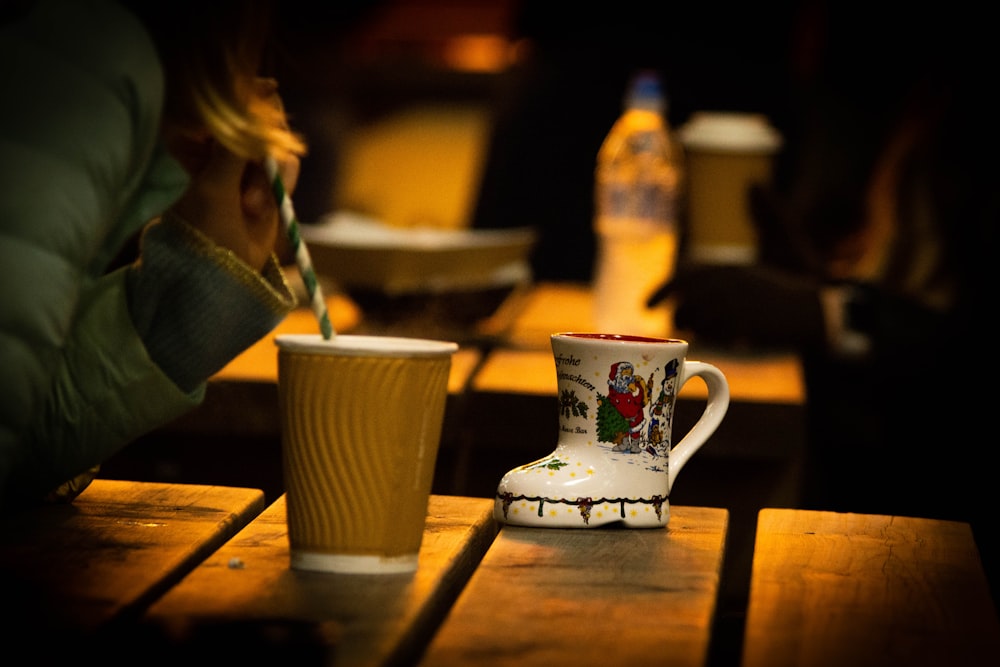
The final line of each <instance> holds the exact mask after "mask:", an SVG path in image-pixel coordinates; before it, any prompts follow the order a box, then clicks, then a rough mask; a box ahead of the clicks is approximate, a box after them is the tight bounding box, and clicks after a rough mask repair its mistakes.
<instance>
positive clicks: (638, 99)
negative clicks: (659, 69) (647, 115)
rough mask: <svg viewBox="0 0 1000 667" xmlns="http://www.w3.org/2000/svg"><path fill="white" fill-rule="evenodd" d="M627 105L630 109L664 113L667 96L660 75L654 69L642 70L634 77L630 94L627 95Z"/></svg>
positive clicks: (630, 86) (629, 90)
mask: <svg viewBox="0 0 1000 667" xmlns="http://www.w3.org/2000/svg"><path fill="white" fill-rule="evenodd" d="M625 106H626V107H627V108H630V109H648V110H650V111H657V112H659V113H663V112H664V110H665V108H666V106H667V102H666V97H665V96H664V94H663V86H662V84H661V83H660V77H659V75H657V73H656V72H654V71H652V70H641V71H639V72H637V73H636V74H635V76H633V77H632V83H631V84H630V85H629V89H628V94H627V95H626V96H625Z"/></svg>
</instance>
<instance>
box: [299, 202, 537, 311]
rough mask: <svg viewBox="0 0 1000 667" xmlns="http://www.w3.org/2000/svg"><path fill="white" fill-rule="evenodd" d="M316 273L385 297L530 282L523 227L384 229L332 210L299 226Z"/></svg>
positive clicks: (530, 234) (527, 232) (531, 237)
mask: <svg viewBox="0 0 1000 667" xmlns="http://www.w3.org/2000/svg"><path fill="white" fill-rule="evenodd" d="M300 230H301V234H302V238H303V240H304V241H305V242H306V244H307V246H308V248H309V253H310V255H311V256H312V259H313V264H314V265H315V268H316V272H317V274H319V275H320V276H321V277H325V278H328V279H330V280H333V281H335V282H336V283H338V284H339V285H341V286H342V287H343V288H344V289H345V290H346V291H347V292H348V293H351V292H352V291H355V290H359V289H360V290H364V291H370V290H374V291H378V292H382V293H383V294H385V295H388V296H396V295H402V294H412V293H431V294H439V293H447V292H468V291H477V290H482V289H492V288H500V287H505V286H506V287H513V286H515V285H518V284H522V283H527V282H530V280H531V264H530V261H529V254H530V252H531V250H532V248H533V247H534V244H535V241H536V236H537V235H536V233H535V231H534V230H533V229H531V228H515V229H495V230H494V229H490V230H484V229H468V230H442V229H431V228H399V227H390V226H387V225H384V224H382V223H380V222H379V221H377V220H373V219H371V218H369V217H366V216H362V215H358V214H354V213H350V212H336V213H331V214H330V215H328V216H326V217H324V218H323V219H322V220H320V221H319V222H317V223H314V224H303V225H300Z"/></svg>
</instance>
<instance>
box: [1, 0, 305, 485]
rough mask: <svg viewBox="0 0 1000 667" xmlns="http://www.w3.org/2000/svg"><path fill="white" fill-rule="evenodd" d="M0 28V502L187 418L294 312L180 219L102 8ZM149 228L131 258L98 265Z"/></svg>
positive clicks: (138, 53)
mask: <svg viewBox="0 0 1000 667" xmlns="http://www.w3.org/2000/svg"><path fill="white" fill-rule="evenodd" d="M19 6H20V7H23V9H22V10H21V12H20V14H18V15H15V16H7V17H0V62H2V63H3V65H2V67H0V85H2V87H3V89H4V100H3V102H2V103H0V164H2V165H3V176H2V178H0V272H2V279H0V503H6V502H10V501H11V500H12V499H24V498H29V499H30V498H41V497H43V496H44V495H45V494H46V493H47V492H49V491H51V490H52V489H54V488H55V487H57V486H59V485H60V484H61V483H62V482H65V481H66V480H69V479H70V478H73V477H75V476H77V475H79V474H81V473H83V472H84V471H86V470H88V469H90V468H92V467H93V466H95V465H98V464H100V463H101V462H102V461H104V460H105V459H107V458H108V457H109V456H111V455H112V454H113V453H115V452H116V451H117V450H119V449H121V448H122V447H123V446H124V445H126V444H128V443H129V442H130V441H131V440H132V439H134V438H135V437H137V436H138V435H141V434H142V433H144V432H147V431H149V430H151V429H153V428H155V427H157V426H160V425H162V424H165V423H167V422H169V421H170V420H172V419H174V418H176V417H177V416H178V415H180V414H181V413H183V412H185V411H187V410H189V409H191V408H192V407H194V406H196V405H197V404H198V403H199V402H200V401H201V399H202V397H203V394H204V386H205V385H204V382H205V381H206V380H207V378H208V377H210V376H211V374H213V373H214V372H215V371H217V370H218V369H220V368H221V367H222V366H223V365H225V363H227V362H228V361H229V360H230V359H232V357H234V356H235V355H236V354H238V353H239V352H241V351H242V350H243V349H245V348H246V347H248V346H249V345H251V344H252V343H253V342H254V341H256V340H258V339H259V338H260V337H262V336H263V335H265V334H266V333H267V332H268V331H270V330H271V329H273V327H274V326H276V325H277V324H278V323H279V322H280V320H281V318H283V317H284V315H285V314H287V312H288V311H289V310H290V309H291V308H292V307H294V305H295V300H294V297H293V295H292V294H291V292H290V291H289V289H288V286H287V284H286V283H285V282H284V277H283V276H282V275H281V271H280V268H279V267H278V266H277V264H276V263H275V262H272V264H273V266H272V267H270V269H269V270H268V271H265V276H263V277H262V276H261V275H260V274H257V273H256V272H253V271H252V270H251V269H250V267H248V266H245V265H242V264H241V263H239V262H238V260H234V259H233V257H232V255H231V254H230V253H227V252H226V251H224V250H222V249H220V248H217V247H215V246H213V245H212V244H211V243H210V242H209V241H208V240H207V239H205V238H204V237H202V236H201V235H200V234H198V233H197V232H196V231H195V230H193V229H192V228H190V227H188V226H186V224H184V223H183V222H180V221H176V220H174V221H164V222H156V223H153V224H149V225H148V226H147V223H149V222H150V221H151V220H154V219H156V218H157V216H159V215H160V214H161V213H162V212H163V211H164V210H165V209H166V208H167V207H168V206H169V205H170V204H171V203H172V202H173V201H174V200H176V199H177V198H178V197H179V196H180V194H181V193H182V192H183V190H184V188H185V186H186V184H187V182H188V177H187V175H186V173H185V172H184V171H183V169H182V168H181V167H180V165H179V164H178V163H177V162H175V161H174V160H173V159H172V158H171V157H170V156H169V155H168V154H167V153H166V152H165V151H164V150H163V149H162V147H161V146H160V144H159V143H158V134H159V123H160V113H161V106H162V102H163V96H164V83H163V81H164V78H163V72H162V70H161V66H160V64H159V61H158V59H157V55H156V51H155V49H154V46H153V43H152V42H151V40H150V39H149V37H148V35H147V34H146V32H145V30H144V29H143V28H142V26H141V24H140V23H139V22H138V21H137V20H136V19H135V18H134V17H132V16H131V15H130V14H128V13H127V12H126V11H125V10H124V9H122V8H121V7H119V6H118V5H116V4H115V3H114V2H102V1H96V0H95V1H88V0H66V1H60V0H42V1H40V2H35V3H21V4H20V5H19ZM144 226H146V231H145V232H144V235H143V241H142V259H141V261H140V262H138V263H136V264H133V265H131V266H127V267H124V268H121V269H118V270H114V271H109V266H110V265H111V263H112V261H113V260H114V259H115V257H116V256H117V255H118V254H119V253H120V252H121V249H122V247H123V245H124V244H125V243H126V242H127V241H128V240H129V239H131V238H133V237H134V235H135V234H136V233H137V232H139V231H140V230H142V229H143V227H144Z"/></svg>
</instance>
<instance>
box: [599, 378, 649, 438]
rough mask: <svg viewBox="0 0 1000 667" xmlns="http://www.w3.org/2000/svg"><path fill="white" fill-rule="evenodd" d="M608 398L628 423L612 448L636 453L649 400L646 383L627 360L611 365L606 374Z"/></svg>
mask: <svg viewBox="0 0 1000 667" xmlns="http://www.w3.org/2000/svg"><path fill="white" fill-rule="evenodd" d="M608 400H609V401H610V403H611V405H613V406H614V407H615V409H616V410H618V412H619V414H621V416H622V417H624V418H625V421H626V422H627V423H628V427H629V431H628V433H627V434H626V435H625V437H624V438H622V439H621V441H620V442H618V443H617V444H616V445H615V446H614V448H613V450H614V451H618V452H632V453H638V452H639V451H640V446H639V440H640V437H641V436H642V425H643V423H644V422H645V421H646V415H645V412H644V408H645V407H646V404H647V403H648V402H649V396H648V394H647V391H646V383H645V382H643V379H642V378H641V377H637V376H636V374H635V367H634V366H633V365H632V364H631V363H629V362H627V361H619V362H617V363H614V364H612V365H611V371H610V373H609V374H608Z"/></svg>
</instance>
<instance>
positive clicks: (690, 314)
mask: <svg viewBox="0 0 1000 667" xmlns="http://www.w3.org/2000/svg"><path fill="white" fill-rule="evenodd" d="M667 298H672V299H673V300H674V308H675V310H674V324H675V325H676V327H677V328H678V329H681V330H684V331H689V332H691V334H692V336H693V337H697V338H700V339H703V340H705V341H706V342H710V343H715V344H720V345H726V346H731V345H751V346H754V347H774V346H778V347H788V346H791V347H800V346H808V345H812V344H817V343H822V341H823V340H824V335H825V334H824V331H825V330H824V322H823V313H822V308H821V305H820V300H819V289H818V286H817V285H816V284H815V282H814V281H813V280H812V279H810V278H806V277H803V276H800V275H796V274H791V273H785V272H782V271H779V270H776V269H773V268H769V267H763V266H737V265H681V266H679V267H678V269H677V273H676V275H675V276H674V279H673V280H672V281H671V282H670V283H668V284H666V285H663V286H662V287H660V288H659V289H658V290H657V291H656V292H655V293H654V294H653V296H652V297H651V298H650V299H649V304H650V305H653V304H656V303H659V302H661V301H663V300H665V299H667Z"/></svg>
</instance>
